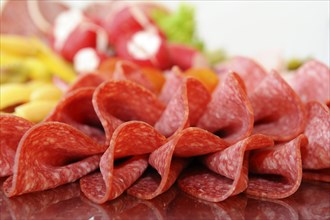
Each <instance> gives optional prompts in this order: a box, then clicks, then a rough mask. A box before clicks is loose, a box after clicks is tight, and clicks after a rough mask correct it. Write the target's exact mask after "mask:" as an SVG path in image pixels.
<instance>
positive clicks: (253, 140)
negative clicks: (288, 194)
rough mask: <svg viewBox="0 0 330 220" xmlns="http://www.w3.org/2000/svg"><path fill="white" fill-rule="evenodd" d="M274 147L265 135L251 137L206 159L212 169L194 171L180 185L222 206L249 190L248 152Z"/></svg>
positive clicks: (181, 179)
mask: <svg viewBox="0 0 330 220" xmlns="http://www.w3.org/2000/svg"><path fill="white" fill-rule="evenodd" d="M272 145H273V140H272V139H271V138H269V137H267V136H264V135H260V134H258V135H253V136H250V137H248V138H246V139H244V140H242V141H240V142H238V143H236V144H234V145H232V146H230V147H228V148H226V149H224V150H222V151H219V152H216V153H213V154H210V155H207V156H204V157H202V158H201V160H202V163H203V164H204V165H205V166H206V167H207V168H208V169H206V168H205V167H202V166H198V167H191V168H190V169H189V170H188V171H187V172H185V173H184V174H183V175H182V177H181V178H180V179H179V181H178V185H179V187H180V189H181V190H182V191H184V192H186V193H188V194H190V195H192V196H194V197H197V198H200V199H203V200H206V201H210V202H219V201H223V200H225V199H227V198H228V197H230V196H233V195H236V194H238V193H241V192H243V191H244V190H245V189H246V188H247V186H248V153H247V152H246V151H249V150H252V149H258V148H264V147H268V146H272Z"/></svg>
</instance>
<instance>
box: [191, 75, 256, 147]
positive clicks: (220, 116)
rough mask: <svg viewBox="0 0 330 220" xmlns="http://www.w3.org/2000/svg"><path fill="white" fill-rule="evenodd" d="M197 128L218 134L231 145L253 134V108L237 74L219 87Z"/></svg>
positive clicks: (226, 79) (230, 76)
mask: <svg viewBox="0 0 330 220" xmlns="http://www.w3.org/2000/svg"><path fill="white" fill-rule="evenodd" d="M197 126H198V127H201V128H204V129H206V130H208V131H210V132H213V133H217V134H218V135H219V136H220V137H222V138H224V139H225V140H226V141H228V142H230V143H235V142H237V141H239V140H242V139H244V138H246V137H248V136H249V135H250V134H251V133H252V129H253V110H252V106H251V104H250V102H249V100H248V97H247V95H246V93H245V91H244V89H243V88H242V87H241V79H240V78H239V76H238V75H237V74H235V73H231V74H228V75H227V76H226V78H225V79H224V80H223V81H222V83H220V84H219V85H218V86H217V88H216V89H215V91H214V92H213V94H212V100H211V102H210V103H209V104H208V105H207V108H206V111H205V112H204V114H203V116H202V117H201V118H200V119H199V121H198V123H197Z"/></svg>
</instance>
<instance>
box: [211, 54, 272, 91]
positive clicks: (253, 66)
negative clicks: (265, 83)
mask: <svg viewBox="0 0 330 220" xmlns="http://www.w3.org/2000/svg"><path fill="white" fill-rule="evenodd" d="M216 71H217V72H218V73H219V75H220V77H221V76H223V75H225V74H227V73H228V72H236V73H237V74H239V76H240V77H241V78H242V79H243V80H244V82H245V86H246V89H247V92H248V94H250V93H251V92H253V90H254V89H255V88H256V87H257V86H258V84H259V83H260V82H261V81H262V80H263V79H264V78H265V77H266V76H267V72H266V71H265V70H264V69H263V68H262V67H261V66H260V65H259V64H258V63H257V62H256V61H254V60H252V59H250V58H247V57H242V56H237V57H234V58H232V59H230V60H229V61H228V62H226V63H224V64H221V65H219V66H217V67H216Z"/></svg>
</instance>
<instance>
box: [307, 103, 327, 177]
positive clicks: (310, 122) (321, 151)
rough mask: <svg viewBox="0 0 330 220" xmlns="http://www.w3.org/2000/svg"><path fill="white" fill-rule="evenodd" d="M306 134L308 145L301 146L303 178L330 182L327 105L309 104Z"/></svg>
mask: <svg viewBox="0 0 330 220" xmlns="http://www.w3.org/2000/svg"><path fill="white" fill-rule="evenodd" d="M304 134H305V135H306V136H307V138H308V145H306V146H303V147H302V148H301V157H302V166H303V169H305V171H304V173H303V178H306V179H314V180H321V181H326V182H330V111H329V108H328V107H327V106H326V105H323V104H321V103H319V102H310V103H308V104H307V123H306V128H305V133H304Z"/></svg>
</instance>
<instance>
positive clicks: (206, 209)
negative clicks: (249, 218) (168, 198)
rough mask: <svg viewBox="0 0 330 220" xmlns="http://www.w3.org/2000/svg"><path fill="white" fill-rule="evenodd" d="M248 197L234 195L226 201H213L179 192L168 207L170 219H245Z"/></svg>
mask: <svg viewBox="0 0 330 220" xmlns="http://www.w3.org/2000/svg"><path fill="white" fill-rule="evenodd" d="M246 201H247V199H246V197H244V196H242V195H240V196H234V197H231V198H229V199H227V200H226V201H223V202H218V203H213V202H208V201H203V200H199V199H196V198H194V197H192V196H190V195H187V194H185V193H183V192H181V193H179V194H178V196H177V197H176V198H175V199H174V201H173V202H172V203H171V204H170V205H169V206H168V207H167V209H168V215H167V217H168V218H169V219H172V218H173V219H200V220H203V219H232V220H244V209H245V206H246Z"/></svg>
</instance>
